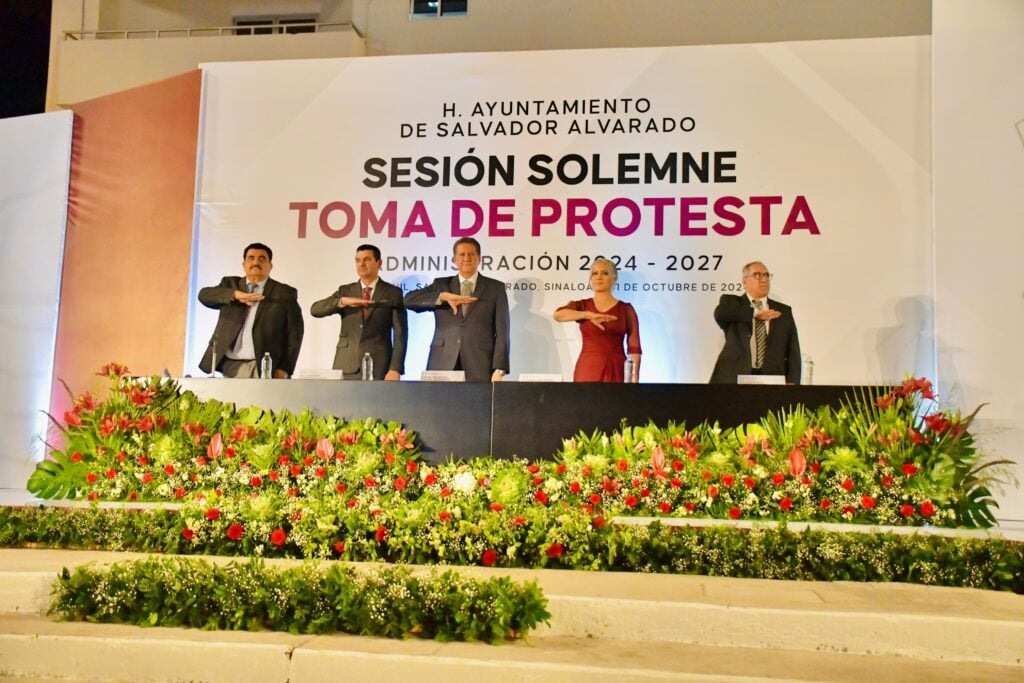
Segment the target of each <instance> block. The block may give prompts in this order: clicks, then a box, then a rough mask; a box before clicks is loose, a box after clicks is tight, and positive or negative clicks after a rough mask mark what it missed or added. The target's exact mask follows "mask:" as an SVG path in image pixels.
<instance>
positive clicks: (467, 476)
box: [452, 472, 476, 493]
mask: <svg viewBox="0 0 1024 683" xmlns="http://www.w3.org/2000/svg"><path fill="white" fill-rule="evenodd" d="M452 488H453V489H455V490H456V491H458V492H460V493H470V492H471V491H472V490H473V489H475V488H476V477H474V476H473V473H472V472H459V473H458V474H456V475H455V476H454V477H452Z"/></svg>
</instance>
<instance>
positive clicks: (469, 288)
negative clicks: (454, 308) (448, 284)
mask: <svg viewBox="0 0 1024 683" xmlns="http://www.w3.org/2000/svg"><path fill="white" fill-rule="evenodd" d="M462 296H473V282H472V281H471V280H463V281H462ZM468 309H469V304H462V317H463V318H465V317H466V311H467V310H468Z"/></svg>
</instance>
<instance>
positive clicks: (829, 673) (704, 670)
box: [0, 549, 1024, 683]
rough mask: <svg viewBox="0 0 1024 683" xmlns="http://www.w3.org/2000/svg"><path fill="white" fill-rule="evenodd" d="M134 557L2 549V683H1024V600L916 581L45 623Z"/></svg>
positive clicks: (556, 582)
mask: <svg viewBox="0 0 1024 683" xmlns="http://www.w3.org/2000/svg"><path fill="white" fill-rule="evenodd" d="M129 557H142V556H141V555H132V554H122V553H105V552H80V551H49V550H10V549H7V550H0V679H3V676H7V677H12V676H27V677H35V678H39V679H47V678H58V677H59V678H64V679H71V680H107V681H171V680H192V681H246V682H247V683H250V682H259V681H267V682H271V681H274V682H276V681H281V682H283V681H289V682H290V683H306V682H313V681H339V680H353V681H356V680H377V681H391V680H403V679H407V680H412V679H414V680H416V681H418V682H420V683H427V682H430V681H446V682H447V681H467V682H472V683H479V681H480V680H488V681H579V682H580V683H582V682H584V681H586V682H587V683H593V681H595V680H616V681H625V680H628V681H666V680H686V681H694V680H700V681H781V680H790V681H796V680H799V681H809V680H814V681H865V680H879V681H928V682H929V683H935V682H938V681H965V680H970V681H1009V680H1024V596H1020V595H1013V594H1009V593H996V592H989V591H979V590H970V589H956V588H929V587H924V586H914V585H902V584H855V583H815V582H789V581H766V580H753V579H723V578H712V577H705V576H671V575H649V574H626V573H585V572H569V571H557V570H508V569H486V568H482V567H472V568H463V569H459V571H464V572H467V573H471V574H473V575H477V576H494V575H508V576H511V577H512V578H513V579H515V580H520V581H525V580H536V581H538V582H539V584H540V586H541V587H542V589H543V591H544V593H545V595H546V596H547V597H548V599H549V611H550V612H551V614H552V619H551V623H550V626H548V627H543V626H542V627H541V628H540V629H538V630H537V631H536V632H534V633H533V634H531V635H530V637H529V638H528V639H527V641H526V642H515V643H509V644H506V645H503V646H497V647H495V646H491V645H484V644H478V643H447V644H443V643H437V642H433V641H422V640H416V639H410V640H406V641H394V640H386V639H381V638H366V637H357V636H347V635H327V636H301V635H289V634H286V633H267V632H260V633H243V632H204V631H197V630H189V629H172V628H152V629H142V628H136V627H130V626H115V625H96V624H85V623H61V622H56V621H53V620H52V619H50V618H47V617H45V616H44V613H45V611H46V608H47V605H48V600H49V596H48V593H49V586H50V583H51V582H52V580H53V578H54V577H55V576H56V574H57V572H59V571H60V569H61V568H62V567H71V566H75V565H78V564H80V563H84V562H112V561H118V560H123V559H127V558H129ZM209 559H213V560H214V561H218V562H226V561H228V559H229V558H209ZM274 562H289V561H288V560H275V561H274ZM356 566H357V568H360V569H366V568H370V567H372V566H373V565H356ZM424 569H425V568H424Z"/></svg>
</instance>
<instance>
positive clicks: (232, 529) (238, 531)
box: [227, 522, 245, 541]
mask: <svg viewBox="0 0 1024 683" xmlns="http://www.w3.org/2000/svg"><path fill="white" fill-rule="evenodd" d="M244 534H245V527H243V526H242V525H241V524H239V523H238V522H235V523H234V524H232V525H231V526H229V527H228V531H227V535H228V538H230V539H231V540H232V541H237V540H238V539H240V538H241V537H242V536H243V535H244Z"/></svg>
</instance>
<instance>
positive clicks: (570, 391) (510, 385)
mask: <svg viewBox="0 0 1024 683" xmlns="http://www.w3.org/2000/svg"><path fill="white" fill-rule="evenodd" d="M177 381H179V382H180V383H181V387H182V388H183V389H187V390H189V391H192V392H194V393H195V394H196V395H197V396H199V397H200V398H202V399H218V400H220V401H227V402H230V403H235V404H236V405H238V406H239V407H246V406H250V405H255V406H259V407H261V408H266V409H270V410H281V409H287V410H291V411H295V412H297V411H300V410H302V409H303V408H309V409H310V410H312V411H313V412H314V413H316V414H318V415H335V416H337V417H339V418H345V419H361V418H366V417H376V418H379V419H381V420H384V421H391V420H394V421H396V422H401V423H402V424H404V425H406V426H407V427H408V428H409V429H411V430H413V431H415V432H416V433H417V434H419V436H420V439H421V440H422V446H423V458H424V460H426V461H427V462H440V461H443V460H445V459H446V458H447V457H448V456H449V455H452V454H454V455H456V456H457V457H460V458H473V457H477V456H483V455H490V456H491V457H494V458H513V457H517V456H518V457H523V458H526V459H528V460H539V459H545V458H550V457H552V456H553V455H554V454H555V453H556V452H557V451H558V449H559V448H561V446H562V440H563V439H565V438H567V437H570V436H572V435H573V434H576V433H577V432H579V431H583V432H586V433H590V432H592V431H594V430H595V429H600V430H602V431H609V432H610V431H613V430H615V429H619V428H620V427H621V426H622V422H623V420H625V421H626V422H627V423H628V424H631V425H646V424H647V423H648V422H650V421H653V422H654V423H655V424H658V425H660V426H664V425H666V424H668V423H669V422H670V421H672V422H676V423H681V422H685V423H686V424H687V425H690V426H696V425H698V424H700V423H701V422H703V421H705V420H707V421H709V422H715V421H717V422H718V423H719V424H721V425H722V426H723V427H734V426H737V425H740V424H744V423H747V422H754V421H756V420H759V419H760V418H762V417H764V416H765V414H767V413H768V412H769V411H772V410H779V409H782V408H788V407H792V406H795V405H797V404H802V405H804V406H806V407H807V408H810V409H815V408H817V407H819V406H823V405H828V406H833V407H838V406H839V405H840V403H841V402H842V401H843V399H844V398H846V397H847V396H850V395H851V393H852V392H855V391H859V390H860V389H861V387H850V386H785V385H782V386H766V385H742V386H740V385H723V384H592V383H580V384H576V383H572V382H500V383H496V384H490V383H476V382H467V383H461V382H459V383H451V382H404V381H403V382H344V381H336V380H315V379H301V380H289V381H281V380H276V381H266V380H258V379H220V378H217V379H213V378H184V379H180V380H177Z"/></svg>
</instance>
